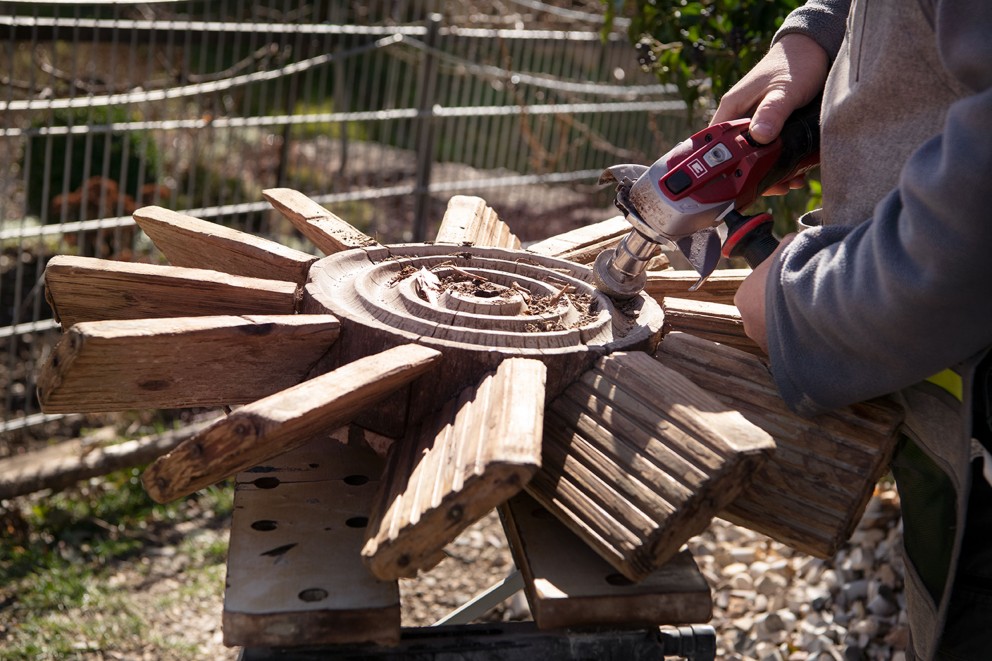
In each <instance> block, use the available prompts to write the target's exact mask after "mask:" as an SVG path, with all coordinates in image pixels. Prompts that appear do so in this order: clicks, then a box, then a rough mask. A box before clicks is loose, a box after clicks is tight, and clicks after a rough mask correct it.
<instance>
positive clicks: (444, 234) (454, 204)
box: [434, 195, 520, 249]
mask: <svg viewBox="0 0 992 661" xmlns="http://www.w3.org/2000/svg"><path fill="white" fill-rule="evenodd" d="M434 242H435V243H454V244H457V245H476V246H489V247H493V248H511V249H516V248H519V247H520V239H518V238H517V237H516V235H515V234H513V232H511V231H510V228H509V226H507V224H506V223H504V222H503V221H502V220H500V219H499V216H498V215H497V214H496V212H495V211H494V210H493V209H492V208H491V207H490V206H489V205H488V204H486V201H485V200H483V199H482V198H481V197H471V196H468V195H455V196H454V197H452V198H451V199H450V200H449V201H448V208H447V210H446V211H445V212H444V218H443V219H442V220H441V227H440V228H439V229H438V231H437V238H436V239H434Z"/></svg>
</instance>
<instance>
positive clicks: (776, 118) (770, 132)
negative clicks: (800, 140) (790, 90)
mask: <svg viewBox="0 0 992 661" xmlns="http://www.w3.org/2000/svg"><path fill="white" fill-rule="evenodd" d="M795 109H796V104H795V101H794V100H793V99H791V98H790V95H789V94H787V93H786V92H785V91H784V90H771V91H769V92H768V94H766V95H765V98H763V99H762V100H761V101H760V102H759V103H758V107H757V109H756V110H755V111H754V116H753V117H751V126H750V128H749V129H748V131H749V132H750V134H751V137H752V138H754V139H755V140H756V141H758V142H760V143H762V144H768V143H769V142H771V141H772V140H774V139H775V138H777V137H778V134H779V133H781V131H782V126H783V125H784V124H785V120H787V119H788V118H789V115H790V114H791V113H792V111H793V110H795Z"/></svg>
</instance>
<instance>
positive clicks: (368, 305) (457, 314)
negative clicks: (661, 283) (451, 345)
mask: <svg viewBox="0 0 992 661" xmlns="http://www.w3.org/2000/svg"><path fill="white" fill-rule="evenodd" d="M424 271H427V272H428V273H430V274H433V276H434V277H436V278H438V281H439V282H438V283H437V285H436V287H435V288H434V291H433V292H432V293H431V295H430V296H429V295H427V293H425V292H424V289H425V284H424V279H423V278H424V276H423V275H422V274H423V273H424ZM428 277H429V276H428ZM563 290H564V292H563ZM309 291H310V292H311V295H312V296H314V298H316V299H317V300H319V301H320V302H321V303H322V304H324V305H326V307H327V308H328V309H329V310H331V311H333V313H335V314H338V315H341V316H344V317H346V318H351V319H353V320H355V321H358V322H359V323H361V322H371V324H372V325H376V324H375V322H378V323H379V324H383V325H385V326H387V327H389V328H392V329H396V330H401V331H406V332H409V333H413V334H415V335H417V336H419V337H421V338H424V339H426V340H428V341H429V340H440V341H447V342H457V343H460V344H463V345H476V346H477V347H478V348H480V349H491V348H494V347H501V348H513V349H521V350H523V352H524V353H526V352H527V350H553V349H564V348H578V347H582V346H603V347H605V346H607V345H609V346H610V349H611V350H615V349H617V348H620V346H621V345H624V344H625V340H628V339H629V340H632V341H634V342H638V341H642V340H644V339H645V338H644V337H643V331H645V330H646V329H645V328H644V327H643V326H640V325H639V323H638V320H637V316H638V312H639V309H636V308H637V306H642V307H643V306H645V305H648V306H650V305H653V301H650V299H646V298H645V299H643V300H639V301H638V302H637V303H635V309H633V310H631V309H628V310H624V311H620V310H618V309H617V308H616V306H615V304H614V303H613V301H612V300H611V299H609V298H608V297H606V296H605V295H603V294H601V293H600V292H599V291H597V290H596V288H595V285H594V284H593V282H592V278H591V272H590V271H589V269H588V268H586V267H584V266H580V265H576V264H573V263H571V262H566V261H564V260H557V259H553V258H548V257H542V256H538V255H532V254H529V253H526V252H524V251H516V250H504V249H499V248H478V247H467V248H463V249H456V248H453V247H452V246H441V245H401V246H389V247H382V248H375V249H359V250H351V251H348V252H344V253H338V254H336V255H332V256H331V257H327V258H325V259H323V260H321V261H320V262H318V264H317V265H316V266H315V268H314V270H313V271H312V272H311V277H310V285H309ZM649 316H654V315H653V314H651V315H649ZM635 331H638V332H635ZM628 334H630V335H632V336H631V337H629V338H628ZM634 335H636V336H637V337H636V338H635V337H633V336H634ZM618 343H619V344H618Z"/></svg>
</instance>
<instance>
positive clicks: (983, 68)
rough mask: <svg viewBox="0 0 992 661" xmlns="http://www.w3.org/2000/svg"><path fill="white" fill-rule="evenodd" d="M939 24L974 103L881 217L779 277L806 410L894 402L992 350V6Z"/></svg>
mask: <svg viewBox="0 0 992 661" xmlns="http://www.w3.org/2000/svg"><path fill="white" fill-rule="evenodd" d="M935 12H936V13H935V26H936V27H935V30H936V38H937V45H938V50H939V53H940V56H941V59H942V63H943V65H944V67H945V68H946V69H947V70H948V71H949V72H950V73H951V74H952V75H953V76H954V77H956V78H957V79H958V80H959V81H960V82H961V83H963V84H964V85H965V86H967V87H968V88H969V89H971V90H972V92H973V93H972V94H971V95H969V96H967V97H965V98H962V99H960V100H959V101H957V102H955V103H953V104H952V105H951V107H950V108H949V111H948V113H947V117H946V120H945V123H944V126H943V131H942V132H941V133H940V134H938V135H937V136H935V137H934V138H932V139H931V140H929V141H927V142H926V143H924V144H923V145H922V146H921V147H920V148H919V149H918V150H917V151H916V152H914V153H913V154H912V155H911V156H910V158H909V160H908V161H907V163H906V165H905V167H904V168H903V170H902V172H901V175H900V179H899V184H898V187H897V188H896V189H895V190H893V191H892V192H891V193H890V194H889V195H887V196H886V197H885V198H884V199H883V200H882V201H881V202H880V203H879V205H878V206H877V207H876V208H875V211H874V214H873V217H872V218H871V219H869V220H867V221H866V222H864V223H861V224H859V225H857V226H855V227H853V228H852V227H850V226H846V227H837V226H831V227H823V228H815V229H814V230H810V231H807V232H804V233H802V234H800V235H799V236H798V237H797V238H796V240H795V241H793V242H792V244H791V245H790V246H789V247H788V248H787V249H785V250H783V251H782V253H781V256H780V257H779V258H777V259H775V261H774V262H773V263H772V264H771V265H770V267H769V269H768V271H767V274H768V280H767V283H763V284H764V285H765V288H766V300H765V307H766V317H765V321H766V322H767V334H768V335H767V341H768V348H769V354H770V356H771V359H772V368H773V373H774V375H775V378H776V381H777V383H778V385H779V388H780V390H781V392H782V394H783V397H785V399H786V401H787V402H788V403H789V404H790V406H792V407H793V408H795V409H797V410H799V411H802V412H806V413H815V412H817V411H819V410H823V409H831V408H835V407H839V406H843V405H846V404H849V403H852V402H856V401H860V400H864V399H867V398H870V397H873V396H877V395H881V394H885V393H888V392H893V391H895V390H898V389H900V388H903V387H905V386H908V385H911V384H913V383H916V382H918V381H920V380H922V379H924V378H926V377H927V376H929V375H931V374H934V373H935V372H938V371H940V370H941V369H944V368H946V367H948V366H951V365H954V364H956V363H957V362H960V361H961V360H964V359H966V358H968V357H969V356H971V355H973V354H975V353H977V352H978V351H980V350H982V349H983V348H985V347H987V346H989V345H990V344H992V255H990V254H989V250H990V249H992V204H990V199H992V198H990V195H989V193H990V191H992V130H990V127H989V123H990V121H992V40H990V39H989V38H988V35H989V34H990V31H992V4H990V3H987V2H978V1H971V2H965V1H964V0H958V1H956V2H951V1H949V0H945V1H944V2H939V3H937V6H936V8H935ZM907 84H912V81H907ZM921 93H925V90H921ZM745 307H747V306H746V305H745ZM742 314H745V316H746V314H747V313H746V312H745V309H744V308H742Z"/></svg>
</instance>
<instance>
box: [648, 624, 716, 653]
mask: <svg viewBox="0 0 992 661" xmlns="http://www.w3.org/2000/svg"><path fill="white" fill-rule="evenodd" d="M661 644H662V647H663V649H664V653H665V656H670V655H677V656H684V657H685V658H687V659H691V660H692V661H714V659H716V630H715V629H714V628H713V627H711V626H710V625H708V624H693V625H691V626H687V627H678V628H676V627H661Z"/></svg>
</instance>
